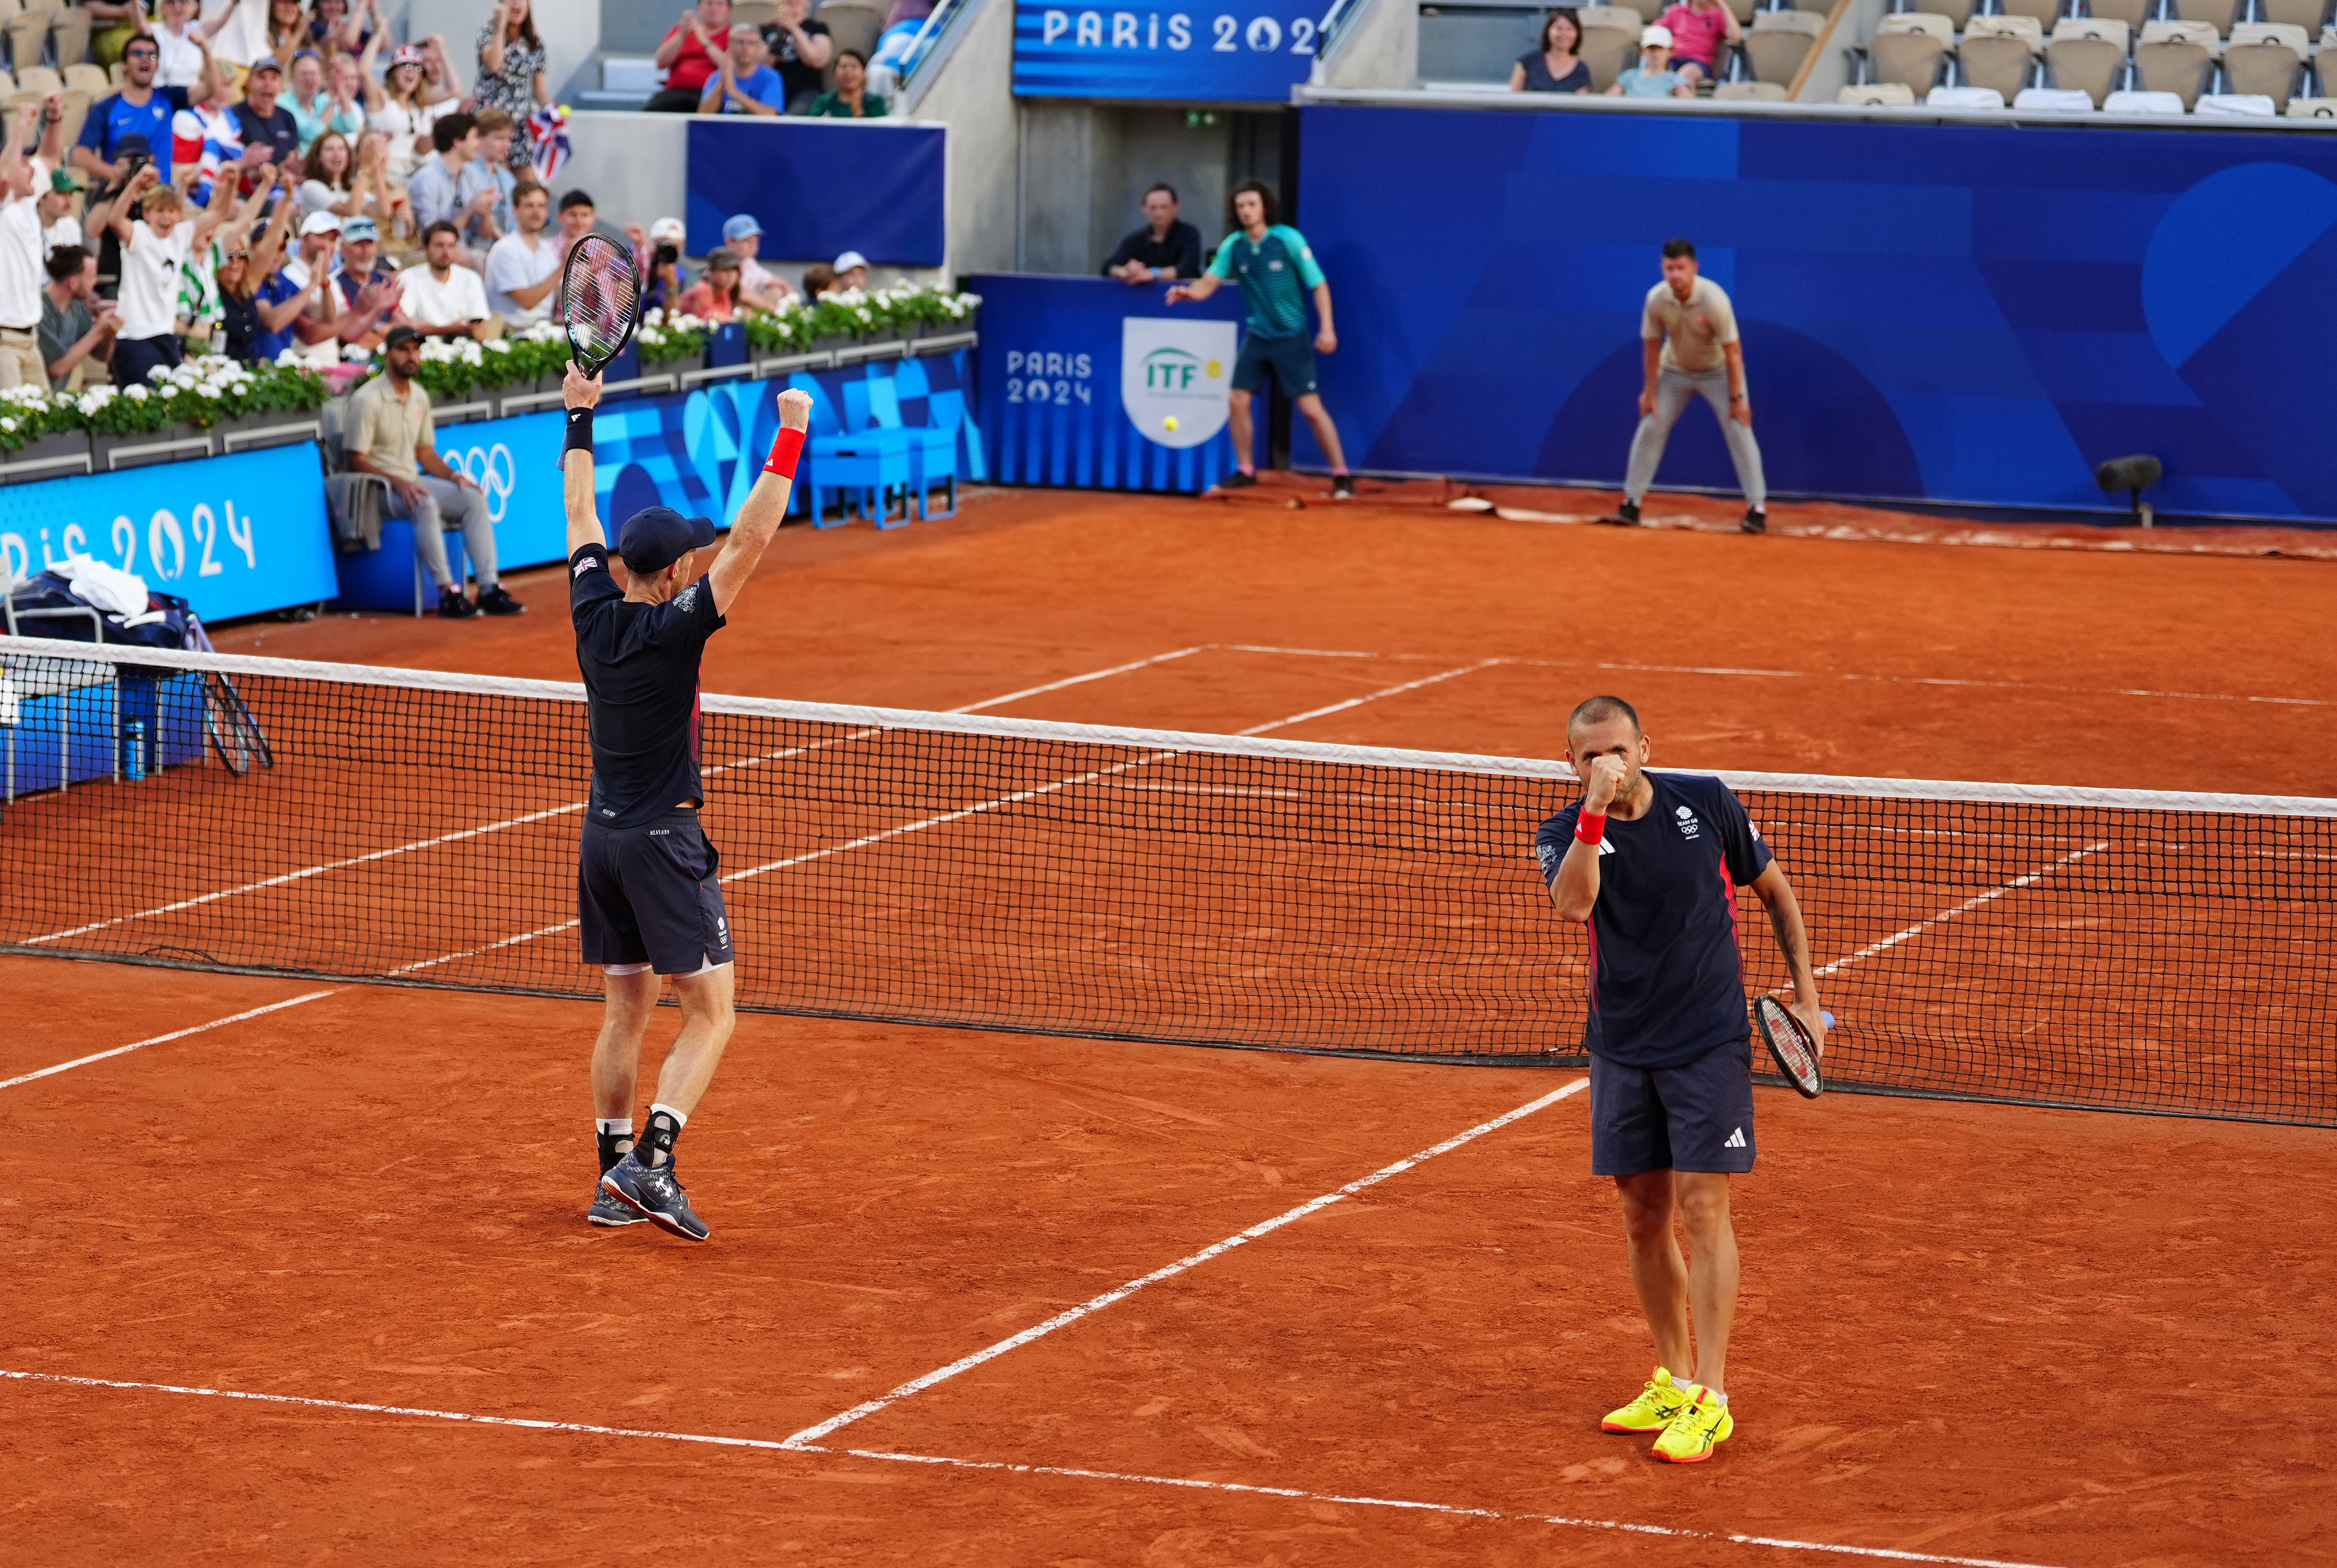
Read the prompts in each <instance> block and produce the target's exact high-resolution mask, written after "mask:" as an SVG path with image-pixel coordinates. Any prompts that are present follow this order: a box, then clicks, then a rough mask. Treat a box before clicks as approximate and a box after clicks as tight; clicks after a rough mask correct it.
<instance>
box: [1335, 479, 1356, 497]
mask: <svg viewBox="0 0 2337 1568" xmlns="http://www.w3.org/2000/svg"><path fill="white" fill-rule="evenodd" d="M1331 496H1332V499H1333V500H1346V501H1353V500H1354V498H1355V476H1354V474H1352V473H1335V474H1333V475H1332V476H1331Z"/></svg>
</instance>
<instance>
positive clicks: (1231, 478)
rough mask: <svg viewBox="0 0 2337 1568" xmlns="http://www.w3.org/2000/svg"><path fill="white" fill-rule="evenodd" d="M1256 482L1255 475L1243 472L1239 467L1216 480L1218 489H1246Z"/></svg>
mask: <svg viewBox="0 0 2337 1568" xmlns="http://www.w3.org/2000/svg"><path fill="white" fill-rule="evenodd" d="M1256 483H1257V475H1256V474H1254V473H1244V472H1242V471H1241V470H1240V469H1238V468H1237V469H1235V470H1234V471H1233V472H1231V473H1229V474H1227V475H1226V476H1225V477H1224V478H1223V479H1221V480H1219V481H1217V488H1218V489H1219V490H1246V489H1247V488H1248V487H1249V486H1251V485H1253V484H1256Z"/></svg>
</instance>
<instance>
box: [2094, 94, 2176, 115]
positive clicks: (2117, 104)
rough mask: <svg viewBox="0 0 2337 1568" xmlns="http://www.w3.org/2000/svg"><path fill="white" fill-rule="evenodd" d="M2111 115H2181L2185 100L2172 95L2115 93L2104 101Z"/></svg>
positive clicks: (2105, 108) (2104, 110)
mask: <svg viewBox="0 0 2337 1568" xmlns="http://www.w3.org/2000/svg"><path fill="white" fill-rule="evenodd" d="M2102 109H2103V112H2105V113H2109V114H2180V113H2182V112H2183V100H2182V99H2180V98H2178V97H2176V95H2175V94H2174V93H2111V94H2110V95H2109V96H2108V97H2107V98H2105V99H2103V100H2102Z"/></svg>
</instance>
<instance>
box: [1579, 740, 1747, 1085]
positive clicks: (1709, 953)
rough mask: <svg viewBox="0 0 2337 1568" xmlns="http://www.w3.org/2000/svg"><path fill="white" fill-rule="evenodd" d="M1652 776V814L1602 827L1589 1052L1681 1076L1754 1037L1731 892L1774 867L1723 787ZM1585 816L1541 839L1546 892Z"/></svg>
mask: <svg viewBox="0 0 2337 1568" xmlns="http://www.w3.org/2000/svg"><path fill="white" fill-rule="evenodd" d="M1646 776H1647V778H1648V782H1649V783H1650V784H1653V785H1654V786H1655V792H1656V793H1655V800H1654V802H1653V803H1652V804H1650V805H1649V807H1648V810H1647V811H1646V812H1645V813H1641V814H1640V815H1639V816H1638V817H1635V818H1633V819H1631V820H1629V821H1628V822H1627V821H1625V820H1624V819H1623V818H1621V817H1618V816H1609V818H1608V819H1607V834H1606V842H1605V844H1604V845H1602V846H1601V850H1600V853H1599V901H1598V902H1597V903H1595V904H1593V905H1592V906H1591V910H1590V960H1591V979H1590V1018H1589V1025H1588V1027H1586V1028H1585V1030H1584V1032H1583V1046H1584V1047H1585V1048H1586V1049H1588V1050H1589V1052H1590V1053H1591V1055H1593V1056H1596V1057H1605V1058H1607V1059H1608V1060H1609V1061H1612V1062H1618V1063H1621V1064H1623V1065H1624V1066H1633V1067H1676V1066H1682V1065H1684V1064H1686V1063H1688V1062H1692V1061H1694V1060H1695V1059H1696V1058H1697V1057H1700V1056H1703V1055H1705V1054H1706V1052H1708V1051H1710V1050H1712V1049H1713V1047H1716V1046H1721V1045H1729V1044H1735V1045H1738V1046H1745V1045H1746V1042H1747V1041H1748V1040H1749V1039H1750V1038H1751V1025H1750V1024H1749V1023H1748V1022H1747V1020H1746V1018H1745V966H1744V959H1743V958H1742V956H1741V955H1740V953H1739V952H1738V950H1737V947H1736V891H1735V890H1736V888H1737V887H1739V886H1741V885H1743V884H1744V883H1746V882H1749V881H1752V880H1753V879H1754V878H1755V877H1757V876H1759V875H1760V874H1761V873H1762V872H1763V871H1765V870H1766V869H1767V867H1768V864H1769V862H1770V860H1771V858H1772V857H1771V855H1770V853H1769V846H1768V845H1767V844H1765V843H1764V842H1761V834H1760V833H1759V831H1758V830H1757V829H1755V827H1754V825H1753V822H1752V819H1751V818H1750V817H1748V816H1746V815H1745V807H1744V804H1743V803H1741V802H1740V801H1738V800H1737V798H1736V795H1734V794H1731V793H1729V789H1728V786H1727V785H1726V784H1722V783H1721V782H1720V781H1719V780H1718V779H1716V778H1708V777H1703V776H1699V775H1697V774H1658V773H1650V774H1647V775H1646ZM1581 813H1582V804H1581V803H1580V802H1579V801H1577V802H1576V803H1574V804H1572V805H1570V806H1568V807H1567V808H1566V809H1565V810H1564V811H1562V812H1560V813H1558V814H1557V815H1556V816H1554V817H1552V818H1550V820H1549V821H1548V822H1546V823H1542V824H1541V831H1540V832H1539V833H1536V834H1535V835H1534V855H1535V858H1536V859H1537V860H1539V861H1540V863H1541V874H1542V880H1543V881H1545V882H1548V881H1552V880H1554V879H1555V878H1556V877H1557V875H1558V868H1559V865H1560V862H1563V861H1564V860H1565V859H1566V852H1567V849H1568V846H1569V845H1570V844H1571V843H1572V842H1574V824H1575V819H1576V818H1577V817H1579V816H1580V815H1581Z"/></svg>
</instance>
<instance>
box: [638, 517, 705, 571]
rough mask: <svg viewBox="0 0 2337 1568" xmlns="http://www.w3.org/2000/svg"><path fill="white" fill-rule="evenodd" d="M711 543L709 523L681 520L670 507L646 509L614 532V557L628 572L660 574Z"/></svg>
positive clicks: (689, 518)
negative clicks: (622, 562) (692, 551)
mask: <svg viewBox="0 0 2337 1568" xmlns="http://www.w3.org/2000/svg"><path fill="white" fill-rule="evenodd" d="M713 542H714V522H713V520H712V519H710V518H704V517H684V516H682V515H681V513H680V512H678V511H674V509H673V508H671V507H670V506H645V507H643V508H642V509H641V510H640V511H637V512H635V513H633V515H632V516H631V517H629V518H627V519H625V526H624V527H623V528H621V529H620V530H618V531H617V553H618V555H620V556H621V557H622V558H623V559H624V562H625V570H627V571H639V572H651V571H663V570H665V569H666V568H667V567H670V566H671V565H672V564H673V563H674V562H675V561H677V560H680V559H681V558H682V557H683V556H685V555H688V554H689V552H690V551H691V550H703V549H705V548H706V547H707V546H708V545H709V544H712V543H713Z"/></svg>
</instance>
